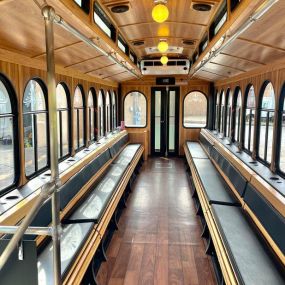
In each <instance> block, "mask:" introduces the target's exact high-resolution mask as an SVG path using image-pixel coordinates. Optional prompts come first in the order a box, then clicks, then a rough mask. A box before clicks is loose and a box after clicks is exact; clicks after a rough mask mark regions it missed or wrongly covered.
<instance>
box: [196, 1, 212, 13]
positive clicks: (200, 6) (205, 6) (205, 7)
mask: <svg viewBox="0 0 285 285" xmlns="http://www.w3.org/2000/svg"><path fill="white" fill-rule="evenodd" d="M192 8H193V9H194V10H196V11H199V12H208V11H210V10H211V9H212V4H210V3H195V2H194V3H193V5H192Z"/></svg>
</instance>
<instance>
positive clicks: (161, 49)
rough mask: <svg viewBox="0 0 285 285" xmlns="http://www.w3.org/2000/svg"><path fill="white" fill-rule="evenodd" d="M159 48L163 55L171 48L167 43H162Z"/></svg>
mask: <svg viewBox="0 0 285 285" xmlns="http://www.w3.org/2000/svg"><path fill="white" fill-rule="evenodd" d="M157 48H158V50H159V51H160V52H162V53H163V52H166V51H168V48H169V46H168V43H167V41H160V42H159V44H158V46H157Z"/></svg>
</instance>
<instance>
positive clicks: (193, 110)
mask: <svg viewBox="0 0 285 285" xmlns="http://www.w3.org/2000/svg"><path fill="white" fill-rule="evenodd" d="M207 108H208V106H207V98H206V96H205V95H204V94H203V93H201V92H199V91H194V92H190V93H189V94H187V95H186V97H185V99H184V106H183V111H184V112H183V114H184V116H183V126H184V127H185V128H204V127H206V125H207Z"/></svg>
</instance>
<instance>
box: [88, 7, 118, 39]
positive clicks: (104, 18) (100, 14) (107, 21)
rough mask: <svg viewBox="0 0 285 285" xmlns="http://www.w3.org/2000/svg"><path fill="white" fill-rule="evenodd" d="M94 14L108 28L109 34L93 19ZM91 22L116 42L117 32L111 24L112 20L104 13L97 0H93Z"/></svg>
mask: <svg viewBox="0 0 285 285" xmlns="http://www.w3.org/2000/svg"><path fill="white" fill-rule="evenodd" d="M95 14H97V16H98V17H99V18H100V20H101V21H102V22H103V23H104V24H105V25H106V26H107V27H108V28H109V29H110V36H109V35H108V34H107V33H106V31H104V29H103V28H102V27H100V25H99V24H98V23H97V22H96V21H95ZM93 22H94V24H95V25H97V26H98V27H99V29H100V30H101V31H102V32H103V33H104V34H105V35H106V36H107V37H108V38H110V39H111V40H112V41H113V42H116V37H117V32H116V28H115V26H114V25H113V23H112V21H111V20H110V19H109V17H108V16H107V15H106V13H105V12H104V10H103V9H102V7H101V5H100V4H99V3H98V1H94V3H93Z"/></svg>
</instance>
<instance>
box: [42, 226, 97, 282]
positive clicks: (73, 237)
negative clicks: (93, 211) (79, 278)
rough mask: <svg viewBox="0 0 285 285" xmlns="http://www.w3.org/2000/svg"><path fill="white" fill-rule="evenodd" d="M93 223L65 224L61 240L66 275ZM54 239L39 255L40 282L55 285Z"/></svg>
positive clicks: (62, 267) (62, 273)
mask: <svg viewBox="0 0 285 285" xmlns="http://www.w3.org/2000/svg"><path fill="white" fill-rule="evenodd" d="M93 225H94V224H93V223H82V224H72V225H64V226H63V233H62V237H61V241H60V249H61V275H62V276H64V275H65V274H66V272H67V270H68V269H69V268H70V266H71V265H72V261H73V260H74V259H75V258H76V256H77V254H78V253H79V252H80V249H81V248H82V246H83V244H84V242H85V241H86V239H87V237H88V236H89V233H90V232H91V230H92V229H93ZM52 247H53V246H52V241H50V243H49V244H48V245H47V246H46V247H45V248H44V249H43V250H42V252H41V253H40V254H39V256H38V277H39V278H38V279H39V284H45V285H49V284H50V285H53V284H54V282H53V250H52Z"/></svg>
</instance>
